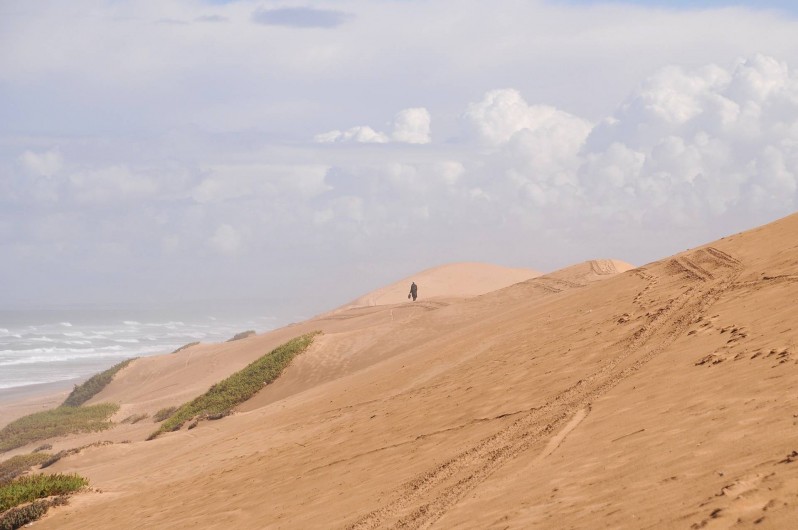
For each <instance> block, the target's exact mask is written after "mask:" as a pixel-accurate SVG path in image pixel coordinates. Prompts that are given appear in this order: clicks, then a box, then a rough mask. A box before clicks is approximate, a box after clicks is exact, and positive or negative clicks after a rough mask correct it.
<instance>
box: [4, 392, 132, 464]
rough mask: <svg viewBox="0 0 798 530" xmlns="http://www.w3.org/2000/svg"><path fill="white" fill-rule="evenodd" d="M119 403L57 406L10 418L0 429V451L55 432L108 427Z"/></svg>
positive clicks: (73, 431) (60, 433)
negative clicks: (17, 417)
mask: <svg viewBox="0 0 798 530" xmlns="http://www.w3.org/2000/svg"><path fill="white" fill-rule="evenodd" d="M117 410H119V405H116V404H113V403H100V404H98V405H92V406H91V407H64V406H61V407H58V408H57V409H52V410H45V411H42V412H36V413H35V414H30V415H28V416H23V417H22V418H19V419H17V420H14V421H12V422H11V423H9V424H8V425H6V426H5V427H3V428H2V429H0V453H3V452H5V451H9V450H11V449H15V448H17V447H22V446H23V445H26V444H28V443H31V442H36V441H38V440H45V439H47V438H52V437H54V436H63V435H65V434H75V433H81V432H96V431H102V430H105V429H108V428H110V427H112V426H113V423H111V422H110V421H108V418H110V417H111V415H112V414H113V413H114V412H116V411H117Z"/></svg>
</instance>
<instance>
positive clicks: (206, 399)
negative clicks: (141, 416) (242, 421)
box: [148, 332, 318, 440]
mask: <svg viewBox="0 0 798 530" xmlns="http://www.w3.org/2000/svg"><path fill="white" fill-rule="evenodd" d="M317 333H318V332H314V333H308V334H307V335H302V336H301V337H297V338H295V339H292V340H290V341H288V342H286V343H285V344H283V345H282V346H279V347H277V348H275V349H274V350H272V351H271V352H269V353H267V354H266V355H264V356H263V357H261V358H259V359H257V360H255V361H253V362H252V363H250V364H249V365H247V366H246V367H245V368H243V369H242V370H239V371H238V372H236V373H234V374H233V375H231V376H230V377H228V378H227V379H224V380H223V381H220V382H219V383H216V384H215V385H213V386H212V387H211V388H210V389H209V390H208V391H207V392H206V393H204V394H203V395H201V396H199V397H197V398H196V399H194V400H193V401H190V402H188V403H186V404H184V405H183V406H181V407H180V408H179V409H177V411H176V412H175V413H174V414H172V415H171V416H170V417H169V419H167V420H166V421H164V422H163V423H162V424H161V427H160V428H159V429H158V430H157V431H155V432H154V433H152V434H151V435H150V437H149V438H148V440H152V439H153V438H155V437H157V436H158V435H160V434H161V433H164V432H171V431H176V430H178V429H180V427H182V426H183V424H185V423H186V422H187V421H189V420H190V419H192V418H195V417H200V418H207V417H209V416H215V415H220V414H221V415H226V414H228V413H229V412H230V411H231V410H232V409H233V407H235V406H236V405H239V404H241V403H243V402H245V401H246V400H248V399H249V398H251V397H252V396H254V395H255V394H256V393H257V392H258V391H259V390H260V389H262V388H263V386H264V385H266V384H269V383H271V382H273V381H274V380H275V379H277V378H278V377H279V376H280V374H281V373H282V371H283V370H284V369H285V367H286V366H288V364H289V363H290V362H291V360H292V359H293V358H294V357H295V356H297V355H298V354H300V353H302V352H304V351H305V350H306V349H307V348H308V347H309V346H310V344H311V343H312V342H313V337H315V336H316V335H317ZM219 417H221V416H219Z"/></svg>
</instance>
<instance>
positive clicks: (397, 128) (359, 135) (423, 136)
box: [313, 107, 432, 144]
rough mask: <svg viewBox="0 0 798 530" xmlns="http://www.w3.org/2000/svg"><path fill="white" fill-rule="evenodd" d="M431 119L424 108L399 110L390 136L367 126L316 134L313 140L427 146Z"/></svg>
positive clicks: (319, 141)
mask: <svg viewBox="0 0 798 530" xmlns="http://www.w3.org/2000/svg"><path fill="white" fill-rule="evenodd" d="M431 121H432V118H431V117H430V113H429V111H428V110H427V109H425V108H424V107H415V108H409V109H404V110H400V111H399V112H397V113H396V116H395V117H394V120H393V132H392V133H391V134H390V136H389V135H388V134H386V133H383V132H379V131H375V130H374V129H372V128H371V127H369V126H367V125H359V126H357V127H352V128H351V129H347V130H346V131H339V130H333V131H329V132H326V133H321V134H317V135H316V136H314V137H313V140H314V141H315V142H317V143H336V142H355V143H379V144H385V143H389V142H399V143H406V144H428V143H430V141H431V138H430V123H431Z"/></svg>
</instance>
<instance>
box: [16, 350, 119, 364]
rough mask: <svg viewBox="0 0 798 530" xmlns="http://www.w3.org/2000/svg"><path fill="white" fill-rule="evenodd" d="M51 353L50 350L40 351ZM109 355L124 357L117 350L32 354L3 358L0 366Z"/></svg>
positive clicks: (67, 360)
mask: <svg viewBox="0 0 798 530" xmlns="http://www.w3.org/2000/svg"><path fill="white" fill-rule="evenodd" d="M40 353H51V352H40ZM111 357H124V355H122V354H120V353H119V352H118V351H117V352H107V353H98V352H92V353H77V352H76V353H60V354H58V355H33V356H30V357H22V358H17V359H4V360H0V366H20V365H23V364H42V363H62V362H69V361H77V360H82V359H92V360H94V359H105V358H111Z"/></svg>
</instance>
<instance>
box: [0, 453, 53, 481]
mask: <svg viewBox="0 0 798 530" xmlns="http://www.w3.org/2000/svg"><path fill="white" fill-rule="evenodd" d="M48 458H50V455H49V454H47V453H30V454H27V455H17V456H15V457H13V458H9V459H8V460H6V461H4V462H2V463H0V485H2V484H6V483H8V482H11V480H13V479H14V478H16V477H17V476H19V475H21V474H22V473H24V472H25V471H27V470H28V469H30V468H31V467H33V466H38V465H40V464H42V463H43V462H45V461H46V460H47V459H48Z"/></svg>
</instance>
